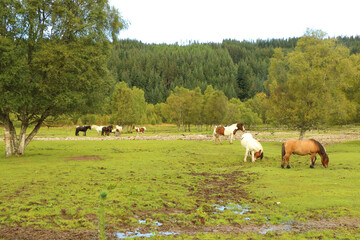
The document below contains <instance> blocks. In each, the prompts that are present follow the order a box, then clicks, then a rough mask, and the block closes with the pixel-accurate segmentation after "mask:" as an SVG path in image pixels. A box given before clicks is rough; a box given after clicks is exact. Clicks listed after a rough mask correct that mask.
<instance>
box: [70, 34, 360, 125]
mask: <svg viewBox="0 0 360 240" xmlns="http://www.w3.org/2000/svg"><path fill="white" fill-rule="evenodd" d="M315 35H316V33H315ZM299 42H300V46H298V43H299ZM303 45H305V46H312V45H314V48H313V49H309V50H305V49H304V48H303V47H301V46H303ZM341 47H343V48H344V50H341V52H343V53H341V54H340V55H341V56H345V58H344V59H349V56H355V55H358V53H359V52H360V38H359V37H350V38H346V37H338V38H337V39H322V38H321V37H320V38H317V37H316V36H315V37H313V36H310V37H309V38H306V37H304V38H291V39H272V40H258V41H256V42H247V41H243V42H239V41H236V40H224V41H223V42H222V43H221V44H214V43H209V44H199V43H192V44H189V45H186V46H179V45H177V44H174V45H166V44H161V45H156V44H143V43H141V42H139V41H134V40H121V41H119V42H117V43H115V44H114V46H113V51H112V54H111V58H110V60H109V69H110V71H111V73H112V75H113V77H114V80H115V87H113V90H112V92H111V94H110V95H109V96H107V97H106V99H107V100H106V104H105V105H104V106H103V107H102V108H101V109H99V110H98V111H95V112H94V113H95V114H93V115H79V114H77V115H76V114H75V115H74V116H72V117H71V120H70V121H71V122H73V123H74V124H76V123H77V124H107V123H114V124H119V125H124V126H128V127H129V129H131V126H133V125H135V124H159V123H165V122H166V123H175V124H176V125H177V126H178V129H179V130H180V129H181V130H185V131H190V126H191V125H194V126H195V127H196V128H198V129H201V128H202V127H203V126H205V127H206V128H208V127H209V126H212V125H217V124H231V123H234V122H244V123H245V124H246V125H248V126H250V125H254V124H259V123H276V124H282V122H281V121H277V120H276V119H277V118H279V116H280V115H281V113H276V114H275V115H274V112H276V111H275V110H274V106H273V105H274V103H276V104H277V105H279V104H280V103H279V102H276V101H275V100H274V99H272V98H270V97H269V96H270V95H271V89H272V88H271V87H270V85H271V84H272V82H273V80H271V79H270V80H271V81H269V79H268V78H269V76H271V77H272V78H275V79H277V81H278V83H277V84H280V82H281V79H282V78H284V79H287V80H286V82H289V83H290V82H291V79H293V78H292V77H291V74H292V73H291V72H292V71H293V70H291V68H293V66H295V65H293V63H291V61H292V59H291V58H289V59H288V60H286V59H285V56H287V55H289V57H290V56H297V55H299V54H300V55H303V54H305V55H303V56H305V57H306V56H312V55H314V58H315V59H317V60H315V59H314V60H311V59H310V58H309V57H307V58H309V59H308V61H306V62H303V63H302V66H306V65H307V64H310V65H312V64H313V63H314V61H320V62H322V63H320V66H319V67H320V69H322V70H321V71H323V72H324V74H325V75H323V76H324V77H325V78H328V77H330V76H331V78H332V79H334V81H335V82H337V83H336V84H335V83H331V87H334V86H335V85H336V86H337V87H336V88H335V87H334V88H335V89H339V90H341V92H337V93H335V92H333V93H331V95H333V96H338V97H337V98H338V99H335V100H334V101H333V102H334V104H335V102H336V101H337V102H339V103H341V102H342V103H345V100H341V101H340V100H339V99H341V98H346V95H347V96H348V99H349V100H351V101H349V103H348V104H347V105H348V106H347V107H346V108H347V109H350V110H349V111H347V112H346V114H345V113H344V114H341V113H340V112H339V111H340V110H341V109H345V107H344V106H343V107H341V105H339V104H337V105H338V106H337V107H336V108H335V107H334V106H333V105H334V104H333V105H332V106H329V107H330V108H329V109H328V110H326V111H325V110H322V112H324V111H325V112H327V114H325V113H321V114H322V115H321V116H324V117H323V120H322V121H317V120H312V121H311V122H310V123H306V124H305V120H302V121H301V122H300V123H299V124H298V125H299V126H295V128H300V127H303V126H304V125H309V126H308V127H306V129H305V130H304V131H306V130H309V129H311V128H314V127H315V126H319V124H321V125H326V124H329V125H331V122H332V123H333V124H348V123H354V122H359V117H358V116H359V110H357V115H356V113H355V112H356V110H355V108H356V102H359V101H358V100H356V99H357V97H356V96H357V95H356V92H357V91H356V89H354V88H353V87H350V88H352V89H353V91H352V92H350V91H349V86H357V85H356V84H357V82H359V79H358V77H357V72H356V71H357V70H356V61H357V60H354V59H355V58H352V59H353V60H351V59H350V62H353V63H352V66H354V68H353V71H354V72H353V73H351V76H352V77H351V78H350V77H349V76H348V77H347V78H344V77H343V76H341V74H340V75H339V74H338V73H335V72H338V70H331V69H330V68H329V69H328V70H326V68H325V65H326V64H327V62H328V61H329V59H330V58H329V57H330V56H333V54H330V52H338V51H339V50H338V49H342V48H341ZM324 48H326V49H327V50H326V53H325V52H324V50H322V49H324ZM346 49H347V50H346ZM279 51H280V52H281V56H280V57H279V55H278V54H279V53H280V52H279ZM316 51H319V54H318V55H317V54H315V53H316ZM306 52H308V53H306ZM347 52H348V53H347ZM313 53H314V54H313ZM300 55H299V56H300ZM340 55H339V56H340ZM277 58H279V60H277ZM332 58H333V57H332ZM341 59H342V58H341ZM279 61H280V62H281V63H280V62H279ZM333 61H334V62H339V61H340V58H339V59H337V60H336V59H334V60H333ZM341 61H342V60H341ZM277 62H279V63H277ZM271 64H272V65H271ZM278 64H280V65H281V66H283V67H284V68H283V69H282V68H279V67H277V65H278ZM344 69H345V68H344ZM349 69H350V68H348V69H347V70H346V71H349ZM280 70H281V71H280ZM269 71H270V72H269ZM271 71H272V72H271ZM339 71H342V70H339ZM327 72H328V73H327ZM312 73H314V71H310V72H309V74H312ZM284 74H286V77H285V75H284ZM296 76H299V74H296ZM309 76H310V75H309ZM309 76H308V77H306V78H307V79H309ZM316 76H319V74H317V75H316ZM288 78H289V79H288ZM346 79H347V80H346ZM351 79H354V80H351ZM279 81H280V82H279ZM295 81H297V82H298V83H299V84H301V82H302V80H301V78H299V80H295ZM312 81H315V82H318V80H316V79H314V80H312ZM270 83H271V84H270ZM324 84H325V85H327V84H330V82H329V81H325V82H324ZM338 84H339V85H338ZM349 84H350V85H349ZM308 85H309V83H305V82H304V83H303V84H302V85H301V86H298V87H296V88H297V89H298V90H299V92H300V95H301V92H303V93H304V92H307V91H314V90H306V89H305V88H304V89H301V88H302V87H306V86H308ZM279 86H280V85H279ZM346 86H347V87H346ZM329 87H330V85H329ZM345 88H346V89H347V90H346V89H345ZM282 89H285V88H284V87H282ZM276 91H280V92H282V93H283V94H285V95H289V94H288V93H290V92H292V91H293V89H292V87H291V86H289V89H288V90H286V91H285V92H284V91H283V90H281V89H279V90H273V93H272V96H276V94H275V95H274V93H276ZM344 93H345V95H344ZM319 94H320V92H319ZM319 94H313V98H314V99H311V102H312V104H313V103H314V102H316V101H320V98H318V97H319V96H320V95H319ZM321 95H324V93H323V92H321ZM315 98H318V99H317V100H316V101H315ZM283 101H284V103H285V104H286V103H287V102H289V101H291V99H286V98H285V99H284V100H283ZM322 101H325V100H322ZM326 101H327V102H330V101H329V99H327V100H326ZM300 105H301V103H299V102H295V103H294V106H300ZM320 105H321V103H320ZM358 105H359V104H358ZM313 106H315V105H314V104H313ZM275 108H276V107H275ZM282 108H284V107H282ZM313 108H314V107H313ZM271 109H272V110H271ZM292 109H293V111H294V113H293V114H290V115H295V111H298V112H300V115H301V114H303V113H302V111H303V110H301V108H300V107H299V109H297V107H293V108H292ZM336 109H339V111H338V110H336ZM358 109H359V107H358ZM270 110H271V111H270ZM335 110H336V111H335ZM319 111H320V110H318V112H319ZM337 113H339V114H337ZM309 114H311V115H312V116H314V117H313V118H319V117H316V116H315V115H314V114H313V113H309ZM330 114H331V115H332V116H330ZM325 116H326V117H325ZM285 118H288V117H286V116H285ZM306 118H308V119H309V117H306ZM288 119H289V118H288ZM67 121H68V122H69V118H68V120H67ZM316 121H317V122H318V123H315V122H316ZM291 122H295V120H291Z"/></svg>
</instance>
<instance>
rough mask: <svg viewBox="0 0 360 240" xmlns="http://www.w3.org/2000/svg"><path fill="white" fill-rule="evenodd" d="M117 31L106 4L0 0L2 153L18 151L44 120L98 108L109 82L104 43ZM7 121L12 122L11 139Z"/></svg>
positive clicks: (99, 0)
mask: <svg viewBox="0 0 360 240" xmlns="http://www.w3.org/2000/svg"><path fill="white" fill-rule="evenodd" d="M123 26H124V25H123V22H122V20H121V18H120V17H119V14H118V12H117V10H115V9H114V8H111V7H110V6H109V4H108V1H107V0H96V1H95V0H83V1H76V0H65V1H54V0H7V1H1V3H0V59H1V61H0V65H1V67H0V91H1V95H0V121H1V122H2V123H3V125H4V135H5V156H11V155H22V154H24V152H25V147H26V146H27V145H28V144H29V143H30V141H31V140H32V139H33V138H34V136H35V135H36V133H37V132H38V130H39V129H40V127H41V125H42V124H43V122H44V120H45V119H46V118H48V117H49V116H56V115H60V114H64V113H72V112H76V111H79V112H86V111H88V110H90V109H91V108H93V107H95V106H96V104H98V103H101V99H103V96H104V94H105V93H106V92H107V91H108V90H109V88H110V86H111V84H112V83H111V82H112V81H111V78H110V76H109V74H108V70H107V61H106V60H107V55H108V54H109V51H110V47H111V45H110V41H109V39H110V38H112V40H113V41H115V40H116V36H117V34H118V33H119V31H120V29H121V28H122V27H123ZM14 121H19V122H20V132H19V135H18V136H17V132H16V129H15V126H14ZM30 126H32V127H33V129H32V130H31V131H30V133H29V134H28V135H27V130H28V128H29V127H30Z"/></svg>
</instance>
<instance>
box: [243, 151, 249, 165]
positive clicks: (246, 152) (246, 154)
mask: <svg viewBox="0 0 360 240" xmlns="http://www.w3.org/2000/svg"><path fill="white" fill-rule="evenodd" d="M248 154H249V149H248V148H246V150H245V157H244V162H246V159H247V156H248Z"/></svg>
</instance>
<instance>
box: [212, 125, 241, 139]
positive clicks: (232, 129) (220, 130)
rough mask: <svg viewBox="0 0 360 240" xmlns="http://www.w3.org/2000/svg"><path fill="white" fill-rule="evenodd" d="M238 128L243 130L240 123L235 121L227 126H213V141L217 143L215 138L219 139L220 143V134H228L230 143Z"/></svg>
mask: <svg viewBox="0 0 360 240" xmlns="http://www.w3.org/2000/svg"><path fill="white" fill-rule="evenodd" d="M238 130H241V131H243V132H244V131H245V127H244V125H243V124H242V123H235V124H233V125H230V126H228V127H222V126H215V127H214V134H213V136H214V141H215V144H217V142H216V140H218V141H219V143H220V144H222V143H221V139H220V136H230V144H232V140H233V138H234V135H235V134H236V132H237V131H238Z"/></svg>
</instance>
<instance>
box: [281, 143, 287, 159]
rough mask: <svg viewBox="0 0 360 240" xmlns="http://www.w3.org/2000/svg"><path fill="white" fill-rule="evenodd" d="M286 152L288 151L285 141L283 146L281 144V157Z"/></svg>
mask: <svg viewBox="0 0 360 240" xmlns="http://www.w3.org/2000/svg"><path fill="white" fill-rule="evenodd" d="M285 153H286V151H285V143H283V144H282V146H281V159H283V158H284V156H285Z"/></svg>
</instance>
